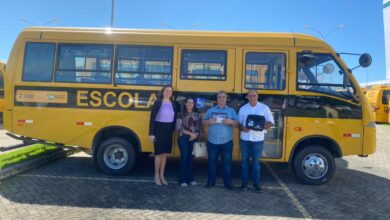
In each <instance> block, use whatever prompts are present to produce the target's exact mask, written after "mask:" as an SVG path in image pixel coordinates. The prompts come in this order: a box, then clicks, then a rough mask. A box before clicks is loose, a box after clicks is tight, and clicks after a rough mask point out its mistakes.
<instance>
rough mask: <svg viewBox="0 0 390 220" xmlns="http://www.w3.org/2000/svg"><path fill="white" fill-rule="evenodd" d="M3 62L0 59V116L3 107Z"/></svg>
mask: <svg viewBox="0 0 390 220" xmlns="http://www.w3.org/2000/svg"><path fill="white" fill-rule="evenodd" d="M4 72H5V63H3V62H1V61H0V115H1V117H2V114H3V109H4V80H3V75H4Z"/></svg>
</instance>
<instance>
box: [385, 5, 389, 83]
mask: <svg viewBox="0 0 390 220" xmlns="http://www.w3.org/2000/svg"><path fill="white" fill-rule="evenodd" d="M383 25H384V32H385V53H386V56H385V57H386V79H387V80H390V0H383Z"/></svg>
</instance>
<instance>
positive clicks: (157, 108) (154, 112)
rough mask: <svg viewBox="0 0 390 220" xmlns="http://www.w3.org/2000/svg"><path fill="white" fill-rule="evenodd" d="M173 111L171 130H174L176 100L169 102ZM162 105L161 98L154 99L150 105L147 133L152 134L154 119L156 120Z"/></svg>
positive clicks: (177, 107)
mask: <svg viewBox="0 0 390 220" xmlns="http://www.w3.org/2000/svg"><path fill="white" fill-rule="evenodd" d="M171 103H172V107H173V111H174V112H175V117H174V121H173V123H172V130H175V126H174V125H175V124H176V117H177V112H178V111H179V105H178V103H177V102H175V101H174V102H171ZM161 105H162V100H156V101H155V102H154V104H153V107H152V112H151V113H150V120H149V135H154V121H155V120H156V117H157V114H158V111H160V108H161Z"/></svg>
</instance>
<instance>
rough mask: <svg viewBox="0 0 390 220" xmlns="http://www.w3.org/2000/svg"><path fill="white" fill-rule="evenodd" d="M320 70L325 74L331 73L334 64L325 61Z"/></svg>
mask: <svg viewBox="0 0 390 220" xmlns="http://www.w3.org/2000/svg"><path fill="white" fill-rule="evenodd" d="M322 71H323V72H324V73H326V74H331V73H333V71H334V66H333V64H331V63H327V64H325V65H324V67H323V69H322Z"/></svg>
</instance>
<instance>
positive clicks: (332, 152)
mask: <svg viewBox="0 0 390 220" xmlns="http://www.w3.org/2000/svg"><path fill="white" fill-rule="evenodd" d="M341 156H342V153H341V150H340V147H339V145H338V144H337V143H336V142H335V141H334V140H332V139H330V138H327V137H321V136H312V137H307V138H305V139H302V140H301V141H298V142H297V144H296V145H295V146H294V149H293V152H292V154H291V156H290V161H289V162H290V164H291V165H292V168H293V171H294V174H295V175H296V177H297V178H298V179H299V181H300V182H302V183H304V184H310V185H320V184H324V183H326V182H328V181H329V180H330V179H331V178H332V176H333V174H334V171H335V168H336V165H335V160H334V158H335V157H341Z"/></svg>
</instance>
